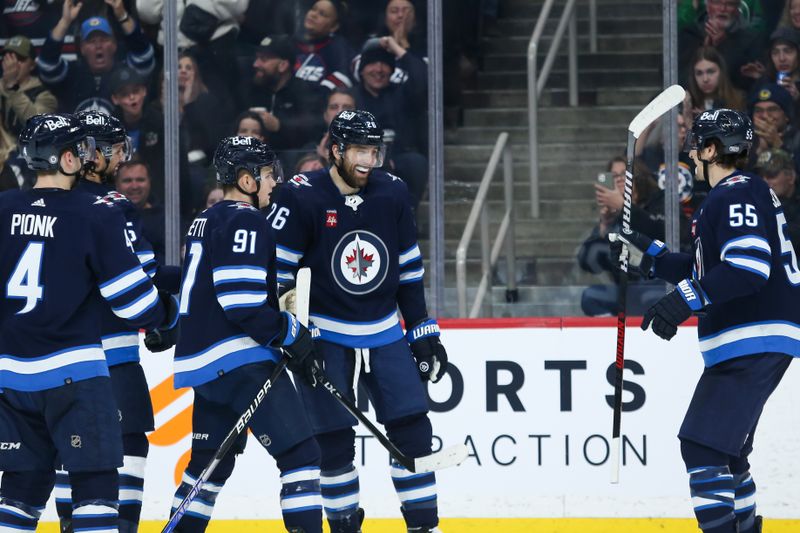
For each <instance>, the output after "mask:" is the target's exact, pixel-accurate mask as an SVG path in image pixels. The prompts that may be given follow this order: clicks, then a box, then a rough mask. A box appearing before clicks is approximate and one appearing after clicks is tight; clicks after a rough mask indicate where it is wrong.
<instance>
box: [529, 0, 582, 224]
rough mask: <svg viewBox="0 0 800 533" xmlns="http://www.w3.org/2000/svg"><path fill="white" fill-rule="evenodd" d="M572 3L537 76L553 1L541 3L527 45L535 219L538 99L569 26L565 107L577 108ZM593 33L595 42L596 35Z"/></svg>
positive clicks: (535, 212) (536, 212)
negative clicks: (540, 47)
mask: <svg viewBox="0 0 800 533" xmlns="http://www.w3.org/2000/svg"><path fill="white" fill-rule="evenodd" d="M575 2H576V0H567V3H566V5H565V6H564V11H563V13H561V18H560V19H559V21H558V26H557V27H556V31H555V34H554V35H553V40H552V41H551V43H550V48H549V49H548V51H547V56H546V57H545V60H544V64H543V65H542V72H541V75H539V73H538V71H537V65H536V58H537V52H538V50H539V41H540V39H541V38H542V34H543V33H544V27H545V24H546V23H547V20H548V19H549V17H550V10H551V9H552V7H553V3H554V0H546V1H545V3H544V5H543V6H542V11H541V12H540V13H539V18H538V19H537V20H536V25H535V26H534V28H533V34H532V35H531V40H530V41H529V42H528V148H529V151H530V189H531V190H530V194H531V216H532V217H533V218H539V135H538V122H539V96H540V95H541V93H542V91H543V90H544V86H545V84H546V83H547V78H548V76H549V75H550V69H551V68H552V66H553V62H554V61H555V58H556V53H557V52H558V48H559V46H560V45H561V39H563V37H564V31H565V30H566V29H567V26H569V50H568V57H569V105H570V106H572V107H575V106H577V105H578V60H577V57H578V46H577V42H578V38H577V30H576V24H575ZM591 11H593V10H591V9H590V15H591ZM594 27H595V25H594V23H593V22H592V21H590V29H591V28H594ZM590 33H591V31H590ZM594 33H595V39H596V31H595V32H594ZM595 46H596V45H595Z"/></svg>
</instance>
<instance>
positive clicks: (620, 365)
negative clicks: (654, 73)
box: [611, 85, 686, 483]
mask: <svg viewBox="0 0 800 533" xmlns="http://www.w3.org/2000/svg"><path fill="white" fill-rule="evenodd" d="M685 94H686V92H685V91H684V90H683V87H681V86H680V85H673V86H671V87H667V88H666V89H664V91H663V92H662V93H661V94H659V95H658V96H656V97H655V98H654V99H653V100H652V101H651V102H650V103H649V104H647V106H646V107H645V108H644V109H642V110H641V111H640V112H639V114H638V115H636V117H635V118H634V119H633V120H632V121H631V123H630V125H629V126H628V147H627V152H626V161H627V168H626V169H625V190H624V192H623V195H622V196H623V202H622V232H623V233H625V234H628V235H630V234H631V232H632V230H631V203H632V200H631V195H632V193H633V156H634V149H635V147H636V140H637V139H638V138H639V136H640V135H641V134H642V132H643V131H644V130H645V128H647V127H648V126H649V125H650V124H652V123H653V122H655V121H656V120H657V119H658V118H659V117H660V116H661V115H663V114H664V113H666V112H667V111H669V110H670V109H672V108H673V107H675V106H676V105H678V104H680V103H681V102H682V101H683V97H684V95H685ZM619 268H620V270H621V271H622V275H621V276H620V280H619V288H618V291H619V292H618V294H617V308H618V311H617V358H616V363H615V366H616V376H615V379H614V421H613V429H612V433H611V483H619V463H620V431H621V425H622V371H623V369H624V368H625V318H626V315H627V311H626V305H627V292H628V247H627V245H625V244H624V243H623V244H622V254H621V255H620V258H619Z"/></svg>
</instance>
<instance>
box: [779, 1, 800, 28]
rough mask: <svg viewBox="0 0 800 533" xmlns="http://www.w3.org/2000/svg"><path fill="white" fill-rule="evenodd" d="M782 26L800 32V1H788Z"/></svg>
mask: <svg viewBox="0 0 800 533" xmlns="http://www.w3.org/2000/svg"><path fill="white" fill-rule="evenodd" d="M780 26H784V27H788V28H794V29H796V30H800V0H786V3H785V4H784V7H783V15H782V16H781V21H780Z"/></svg>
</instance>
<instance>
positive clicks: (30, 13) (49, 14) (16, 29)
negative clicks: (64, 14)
mask: <svg viewBox="0 0 800 533" xmlns="http://www.w3.org/2000/svg"><path fill="white" fill-rule="evenodd" d="M60 16H61V5H60V4H59V3H58V2H17V1H15V0H6V1H5V2H3V13H2V27H3V30H4V31H3V35H4V36H9V35H24V36H25V37H27V38H29V39H30V40H31V43H32V44H33V47H34V48H35V49H36V51H37V52H38V51H39V49H41V47H42V45H43V44H44V41H45V39H46V38H47V36H48V35H49V34H50V30H52V29H53V26H55V25H56V23H57V22H58V19H59V17H60ZM65 41H66V42H68V43H69V46H71V47H72V49H70V50H69V52H71V53H74V52H75V49H74V45H75V43H74V40H73V39H72V36H67V39H66V40H65Z"/></svg>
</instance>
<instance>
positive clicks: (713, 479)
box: [688, 466, 737, 533]
mask: <svg viewBox="0 0 800 533" xmlns="http://www.w3.org/2000/svg"><path fill="white" fill-rule="evenodd" d="M688 472H689V487H690V488H691V495H692V505H693V506H694V514H695V516H696V517H697V523H698V525H699V526H700V529H702V530H703V533H736V532H737V528H736V516H735V515H734V492H735V486H736V483H735V481H734V479H733V474H731V471H730V468H728V466H701V467H697V468H690V469H689V470H688Z"/></svg>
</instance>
